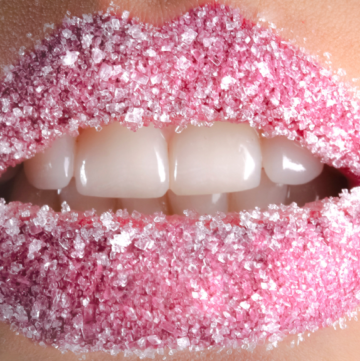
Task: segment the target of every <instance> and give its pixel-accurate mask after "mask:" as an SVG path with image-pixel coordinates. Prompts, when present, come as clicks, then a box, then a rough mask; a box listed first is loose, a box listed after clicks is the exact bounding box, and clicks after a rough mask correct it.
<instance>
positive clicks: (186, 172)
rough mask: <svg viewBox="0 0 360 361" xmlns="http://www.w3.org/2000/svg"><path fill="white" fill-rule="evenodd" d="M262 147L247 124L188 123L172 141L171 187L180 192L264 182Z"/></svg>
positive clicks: (245, 186) (215, 190)
mask: <svg viewBox="0 0 360 361" xmlns="http://www.w3.org/2000/svg"><path fill="white" fill-rule="evenodd" d="M261 158H262V157H261V148H260V142H259V139H258V135H257V133H256V131H255V130H254V129H252V128H251V127H250V126H249V125H247V124H231V123H220V122H217V123H215V124H214V125H213V126H212V127H210V128H208V127H201V128H197V127H188V128H187V129H185V130H184V131H183V132H182V133H180V134H174V135H173V137H172V139H171V142H170V145H169V160H170V189H171V190H172V191H173V192H174V193H176V194H177V195H200V194H214V193H225V192H237V191H242V190H246V189H251V188H255V187H257V186H258V185H259V183H260V175H261Z"/></svg>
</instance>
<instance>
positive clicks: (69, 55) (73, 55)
mask: <svg viewBox="0 0 360 361" xmlns="http://www.w3.org/2000/svg"><path fill="white" fill-rule="evenodd" d="M78 56H79V52H78V51H69V50H67V51H66V55H65V56H63V57H62V63H63V65H65V66H73V65H74V64H75V62H76V60H77V59H78Z"/></svg>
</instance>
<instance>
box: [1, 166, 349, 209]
mask: <svg viewBox="0 0 360 361" xmlns="http://www.w3.org/2000/svg"><path fill="white" fill-rule="evenodd" d="M263 171H264V169H262V172H263ZM72 182H73V183H74V184H75V180H74V178H73V179H72ZM278 186H282V184H278ZM19 189H20V191H19ZM66 189H67V188H66ZM66 189H65V191H64V189H57V190H55V189H54V190H43V189H38V188H35V187H34V186H33V185H31V184H30V183H29V182H28V180H27V178H26V175H25V172H24V166H23V164H20V165H18V166H17V167H16V168H12V167H10V168H9V169H8V170H7V171H6V172H5V173H4V174H3V175H2V176H1V178H0V197H2V198H4V199H5V200H6V202H12V201H20V202H22V203H31V204H33V205H38V206H43V205H48V206H50V207H51V208H52V209H54V210H55V211H60V210H61V209H62V207H64V204H62V200H63V198H61V196H60V195H61V194H64V193H65V192H67V191H66ZM74 189H75V186H74ZM258 189H259V188H258V187H255V188H252V189H251V192H250V193H249V197H250V198H251V197H255V198H256V197H258V196H259V194H258ZM343 189H349V182H348V180H347V178H346V177H345V176H344V175H343V174H342V173H341V172H340V171H339V170H337V169H335V168H332V167H330V166H328V165H324V168H323V170H322V172H321V174H320V175H319V176H317V177H316V178H315V179H313V180H311V181H310V182H307V183H304V184H299V185H287V189H286V196H285V198H283V202H281V204H284V205H289V204H291V203H293V202H294V203H296V204H297V205H298V206H299V207H302V206H304V205H305V204H306V203H310V202H313V201H318V200H321V199H324V198H327V197H337V196H338V195H339V194H340V193H341V192H342V190H343ZM231 194H232V193H223V194H222V197H223V199H226V202H227V206H226V209H223V208H221V209H217V208H216V206H215V207H212V208H211V207H210V208H209V206H205V207H204V206H203V204H204V203H206V202H209V200H208V198H206V197H207V195H203V197H204V201H202V198H201V197H197V198H196V197H195V198H194V197H191V196H187V198H186V197H185V198H184V201H182V203H181V202H180V205H179V204H178V203H176V202H177V201H174V197H176V195H174V193H173V192H172V191H171V190H168V191H167V192H166V194H165V195H164V196H162V197H160V198H154V199H150V201H151V202H148V201H149V199H146V198H145V199H143V198H138V199H137V198H126V199H125V198H124V199H122V201H121V202H119V201H117V202H116V201H115V202H113V203H111V202H110V199H109V202H110V203H106V202H105V203H102V204H101V205H99V206H98V203H97V202H96V201H97V200H98V199H100V198H98V197H87V198H84V197H83V196H80V198H78V199H76V200H74V199H73V198H74V195H70V197H73V198H72V199H70V201H67V202H66V203H67V204H69V205H70V208H71V209H72V210H75V211H85V210H90V209H95V210H96V212H97V213H98V214H101V213H102V212H104V211H108V210H111V211H114V212H115V211H116V210H117V209H127V211H128V212H129V213H130V214H131V213H132V212H133V211H138V212H140V213H144V214H152V213H155V212H162V213H164V214H167V215H172V214H179V215H182V214H184V211H185V210H192V211H196V212H197V213H199V214H211V215H213V214H215V213H216V211H227V212H233V211H242V210H248V211H249V210H251V209H254V208H255V207H259V208H260V209H265V208H266V207H267V206H268V205H269V204H273V202H271V197H270V198H269V203H266V202H267V201H266V200H265V201H264V199H260V200H259V201H256V200H254V201H252V200H250V203H249V202H248V201H245V202H244V203H243V204H242V205H240V206H239V205H235V203H234V201H233V198H232V196H231ZM209 196H210V195H209ZM216 197H218V196H216ZM75 198H76V196H75ZM66 199H67V198H66ZM92 199H93V200H95V203H94V202H93V200H92ZM101 199H103V198H101ZM194 199H195V200H194ZM67 200H68V199H67ZM73 200H74V202H75V203H74V202H72V201H73ZM88 200H90V201H88ZM174 202H175V203H174ZM264 202H265V203H264ZM108 204H111V205H108ZM249 204H250V205H249ZM107 205H108V206H107ZM65 206H66V205H65Z"/></svg>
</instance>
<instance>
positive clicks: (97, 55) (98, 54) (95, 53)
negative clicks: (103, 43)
mask: <svg viewBox="0 0 360 361" xmlns="http://www.w3.org/2000/svg"><path fill="white" fill-rule="evenodd" d="M104 58H105V53H104V52H103V51H101V50H100V49H99V48H95V49H93V50H92V59H93V60H94V63H95V64H98V63H100V62H101V60H103V59H104Z"/></svg>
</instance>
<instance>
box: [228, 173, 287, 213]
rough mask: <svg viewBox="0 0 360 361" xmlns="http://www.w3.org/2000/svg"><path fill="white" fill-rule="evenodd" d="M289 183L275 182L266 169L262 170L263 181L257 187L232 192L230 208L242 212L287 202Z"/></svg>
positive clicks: (232, 210)
mask: <svg viewBox="0 0 360 361" xmlns="http://www.w3.org/2000/svg"><path fill="white" fill-rule="evenodd" d="M287 190H288V185H286V184H280V183H273V182H272V181H271V180H270V179H269V178H268V176H267V175H266V173H265V171H264V170H262V172H261V182H260V185H259V186H258V187H256V188H253V189H250V190H248V191H243V192H236V193H231V194H230V197H229V203H230V204H229V210H230V211H231V212H240V211H242V210H250V209H254V208H255V207H260V208H266V207H267V206H268V205H269V204H280V203H285V199H286V195H287Z"/></svg>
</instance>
